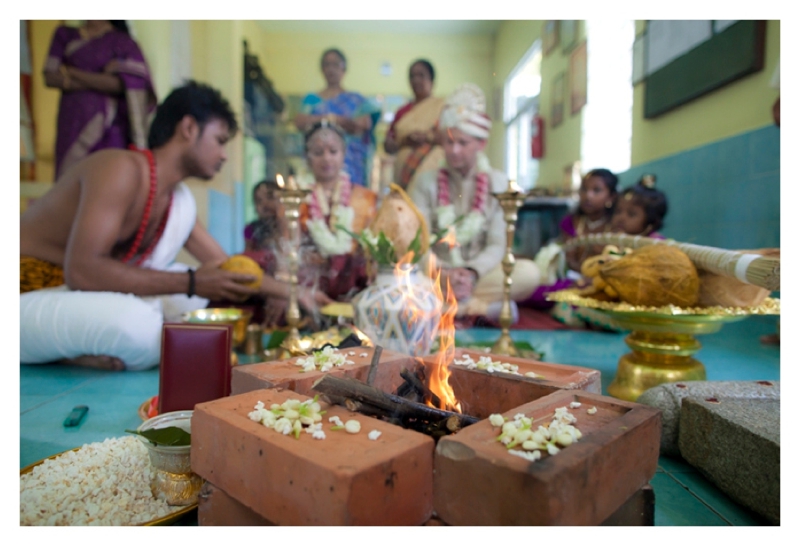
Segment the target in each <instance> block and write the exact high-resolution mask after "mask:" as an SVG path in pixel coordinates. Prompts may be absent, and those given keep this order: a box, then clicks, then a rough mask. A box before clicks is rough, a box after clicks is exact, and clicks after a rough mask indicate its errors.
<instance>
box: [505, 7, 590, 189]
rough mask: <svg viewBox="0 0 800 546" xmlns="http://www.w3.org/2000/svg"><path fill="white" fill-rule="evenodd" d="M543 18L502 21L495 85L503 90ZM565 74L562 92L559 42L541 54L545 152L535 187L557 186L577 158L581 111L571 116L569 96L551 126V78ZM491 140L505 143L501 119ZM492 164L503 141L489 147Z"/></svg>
mask: <svg viewBox="0 0 800 546" xmlns="http://www.w3.org/2000/svg"><path fill="white" fill-rule="evenodd" d="M543 23H544V21H504V22H503V23H502V25H501V26H500V29H499V31H498V33H497V36H496V39H495V55H494V67H493V68H494V73H495V78H494V82H495V83H494V85H495V86H496V87H497V88H498V89H500V90H502V89H503V86H504V85H505V81H506V79H507V78H508V76H509V74H510V73H511V71H512V70H513V69H514V68H515V67H516V65H517V63H518V62H519V61H520V60H521V59H522V57H523V56H524V55H525V53H526V52H527V51H528V50H529V49H530V47H531V46H532V45H533V43H534V42H535V41H536V40H537V39H539V38H540V37H541V35H542V25H543ZM585 32H586V31H585V25H584V24H583V21H579V24H578V37H577V44H580V43H581V42H582V41H583V40H584V38H585ZM561 72H564V73H565V74H566V78H567V79H566V80H565V82H566V84H567V85H565V93H568V92H569V85H568V82H569V53H562V51H561V46H560V45H558V46H556V48H555V49H554V50H553V51H551V52H550V53H549V54H546V55H545V54H544V53H543V56H542V67H541V73H542V88H541V91H540V93H539V109H540V115H541V116H542V118H544V120H545V137H544V138H545V154H544V157H543V158H542V159H541V160H540V162H539V179H538V180H537V182H536V185H537V186H538V187H548V188H556V187H558V188H560V187H561V186H562V185H563V181H564V168H565V167H566V166H567V165H571V164H572V163H573V162H575V161H578V160H579V159H580V155H581V153H580V146H581V113H580V112H579V113H577V114H575V115H574V116H573V115H572V114H571V113H570V110H569V100H568V98H569V97H568V96H565V98H564V117H563V121H562V122H561V124H560V125H559V126H558V127H555V128H554V127H553V126H552V125H551V116H550V107H551V104H552V99H553V96H552V95H553V81H554V80H555V78H556V76H557V75H558V74H560V73H561ZM492 139H493V140H494V141H495V142H496V143H503V142H504V126H503V124H502V122H500V120H498V122H497V123H496V124H495V126H494V127H493V129H492ZM492 153H493V154H494V155H493V156H492V160H493V162H494V164H495V165H503V154H504V144H498V145H497V146H495V147H494V148H492Z"/></svg>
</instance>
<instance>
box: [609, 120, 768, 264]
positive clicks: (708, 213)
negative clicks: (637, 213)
mask: <svg viewBox="0 0 800 546" xmlns="http://www.w3.org/2000/svg"><path fill="white" fill-rule="evenodd" d="M645 173H653V174H655V175H656V177H657V187H658V188H659V189H661V190H662V191H664V192H665V193H666V194H667V198H668V200H669V211H668V213H667V216H666V218H665V222H664V228H663V229H662V230H661V233H663V235H664V236H665V237H668V238H671V239H675V240H677V241H681V242H686V243H694V244H699V245H707V246H714V247H718V248H727V249H750V248H765V247H780V129H779V128H777V127H774V126H767V127H764V128H762V129H757V130H755V131H750V132H747V133H743V134H741V135H737V136H734V137H731V138H727V139H725V140H721V141H718V142H713V143H711V144H708V145H705V146H702V147H700V148H695V149H693V150H689V151H686V152H682V153H679V154H675V155H673V156H669V157H665V158H661V159H658V160H656V161H652V162H650V163H645V164H643V165H637V166H635V167H633V168H631V169H630V170H628V171H626V172H624V173H622V174H620V175H619V176H620V187H621V188H625V187H628V186H629V185H631V184H635V183H636V182H637V181H638V180H639V178H640V177H641V176H642V175H643V174H645Z"/></svg>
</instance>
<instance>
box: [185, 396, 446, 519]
mask: <svg viewBox="0 0 800 546" xmlns="http://www.w3.org/2000/svg"><path fill="white" fill-rule="evenodd" d="M289 398H295V399H299V400H306V399H307V398H308V397H306V396H303V395H299V394H297V393H294V392H292V391H288V390H277V389H265V390H259V391H252V392H248V393H245V394H240V395H236V396H230V397H227V398H223V399H220V400H214V401H211V402H207V403H203V404H198V405H197V406H196V407H195V411H194V414H193V417H192V453H191V458H192V470H193V471H194V472H195V473H197V474H198V475H200V476H201V477H203V478H204V479H206V480H208V481H210V482H211V483H213V484H215V485H216V486H217V487H219V488H220V489H222V490H224V491H225V492H226V493H227V494H228V495H229V496H231V497H232V498H234V499H235V500H236V501H238V502H239V503H241V504H243V505H244V506H246V507H248V508H249V509H251V510H252V511H253V512H255V513H256V514H258V515H259V516H261V517H263V518H265V519H267V520H268V521H271V522H273V523H275V524H276V525H421V524H422V523H424V522H425V521H427V520H428V519H430V516H431V512H432V499H433V490H432V488H433V485H432V484H433V479H432V475H433V449H434V442H433V440H432V439H431V438H430V437H428V436H425V435H423V434H419V433H417V432H414V431H410V430H405V429H402V428H400V427H396V426H394V425H391V424H389V423H386V422H384V421H380V420H377V419H373V418H370V417H366V416H363V415H359V414H354V413H352V412H349V411H347V410H346V409H345V408H342V407H339V406H332V407H328V408H326V409H327V413H326V414H325V415H324V419H323V423H324V426H323V430H324V431H325V434H326V435H327V438H326V439H324V440H315V439H313V438H312V436H311V435H310V434H306V433H302V434H301V435H300V438H299V439H295V438H294V437H292V436H285V435H283V434H279V433H277V432H276V431H274V430H271V429H267V428H266V427H264V426H263V425H261V424H259V423H256V422H254V421H252V420H250V418H249V417H248V416H247V414H248V413H250V412H251V411H252V410H253V408H254V407H255V405H256V403H257V402H258V401H262V402H264V404H265V405H266V406H267V407H269V406H270V404H273V403H277V404H280V403H282V402H284V401H285V400H287V399H289ZM323 406H324V407H325V406H327V405H326V404H323ZM332 415H338V416H339V417H340V418H341V419H342V421H344V422H346V421H348V420H349V419H357V420H358V421H360V422H361V432H359V433H358V434H355V435H353V434H349V433H347V432H345V431H344V430H340V431H331V430H330V423H329V422H328V417H330V416H332ZM375 429H377V430H379V431H381V432H382V435H381V437H380V438H378V439H377V440H369V439H368V438H367V434H368V433H369V432H370V431H371V430H375Z"/></svg>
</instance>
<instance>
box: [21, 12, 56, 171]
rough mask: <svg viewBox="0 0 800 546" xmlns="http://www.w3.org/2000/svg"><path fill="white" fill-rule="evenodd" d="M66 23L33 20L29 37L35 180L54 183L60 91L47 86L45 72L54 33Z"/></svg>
mask: <svg viewBox="0 0 800 546" xmlns="http://www.w3.org/2000/svg"><path fill="white" fill-rule="evenodd" d="M62 22H63V21H31V22H30V28H29V32H30V34H29V37H28V39H29V40H30V43H31V66H32V70H33V74H32V76H31V79H32V82H31V101H32V103H33V108H32V110H33V111H32V112H31V114H32V116H33V123H34V130H35V132H36V134H35V137H34V138H35V144H34V147H35V149H36V179H37V180H38V181H40V182H45V183H48V184H49V183H51V182H52V181H53V177H54V176H55V165H54V162H55V157H54V156H55V151H56V118H57V117H58V100H59V97H60V96H61V95H60V92H59V91H58V90H57V89H49V88H47V87H45V85H44V76H43V75H42V70H43V68H44V62H45V60H46V58H47V51H48V50H49V49H50V40H51V39H52V38H53V33H54V32H55V30H56V28H58V26H59V25H61V24H62Z"/></svg>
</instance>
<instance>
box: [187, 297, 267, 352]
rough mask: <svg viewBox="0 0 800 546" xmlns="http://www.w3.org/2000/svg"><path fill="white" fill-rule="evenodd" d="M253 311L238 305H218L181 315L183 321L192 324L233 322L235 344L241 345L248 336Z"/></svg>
mask: <svg viewBox="0 0 800 546" xmlns="http://www.w3.org/2000/svg"><path fill="white" fill-rule="evenodd" d="M252 317H253V313H252V312H251V311H248V310H247V309H239V308H237V307H218V308H212V309H198V310H196V311H191V312H189V313H184V314H183V315H181V320H182V321H183V322H188V323H190V324H232V325H233V345H234V347H235V348H238V347H240V346H241V345H242V344H243V343H244V340H245V338H246V337H247V325H248V324H250V319H251V318H252Z"/></svg>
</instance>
